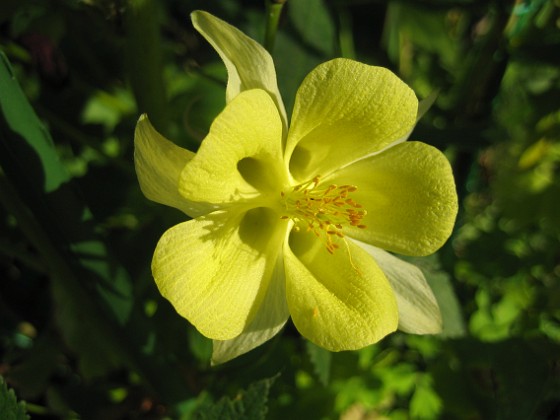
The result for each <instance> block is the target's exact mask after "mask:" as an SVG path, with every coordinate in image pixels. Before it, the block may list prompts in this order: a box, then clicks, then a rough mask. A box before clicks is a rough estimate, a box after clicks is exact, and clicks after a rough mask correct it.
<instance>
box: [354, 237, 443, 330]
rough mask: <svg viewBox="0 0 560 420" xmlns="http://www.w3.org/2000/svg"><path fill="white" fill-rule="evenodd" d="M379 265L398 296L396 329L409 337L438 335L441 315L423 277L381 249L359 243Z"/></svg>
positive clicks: (415, 268) (440, 326)
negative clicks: (397, 322) (409, 334)
mask: <svg viewBox="0 0 560 420" xmlns="http://www.w3.org/2000/svg"><path fill="white" fill-rule="evenodd" d="M359 244H360V246H361V247H362V248H364V249H365V250H366V251H367V252H368V253H369V254H370V255H371V256H372V257H373V258H374V259H375V261H376V262H377V264H379V267H381V270H383V272H384V273H385V275H386V276H387V279H388V280H389V283H391V287H392V288H393V291H394V292H395V295H396V297H397V306H398V308H399V330H401V331H404V332H407V333H412V334H437V333H440V332H441V328H442V321H441V313H440V310H439V306H438V303H437V300H436V298H435V296H434V294H433V292H432V289H431V288H430V286H429V285H428V282H427V281H426V278H425V277H424V274H422V271H420V269H419V268H418V267H416V266H415V265H412V264H410V263H407V262H405V261H403V260H401V259H399V258H397V257H395V256H394V255H391V254H389V253H388V252H386V251H383V250H382V249H379V248H376V247H374V246H371V245H368V244H366V243H363V242H360V243H359Z"/></svg>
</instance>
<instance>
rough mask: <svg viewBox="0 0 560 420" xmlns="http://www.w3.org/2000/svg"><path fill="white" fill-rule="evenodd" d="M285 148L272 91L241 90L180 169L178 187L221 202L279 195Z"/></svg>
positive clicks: (195, 198)
mask: <svg viewBox="0 0 560 420" xmlns="http://www.w3.org/2000/svg"><path fill="white" fill-rule="evenodd" d="M281 147H282V125H281V122H280V117H279V115H278V110H277V109H276V106H275V105H274V102H273V101H272V99H271V98H270V96H269V95H268V94H267V93H266V92H264V91H263V90H259V89H254V90H248V91H245V92H242V93H240V94H239V95H238V96H237V97H236V98H235V99H234V100H233V101H231V102H230V103H229V104H228V105H227V106H226V108H225V109H224V111H223V112H222V113H221V114H220V115H218V116H217V117H216V119H215V120H214V122H213V123H212V126H211V127H210V133H209V134H208V136H207V137H206V138H205V139H204V141H203V142H202V144H201V146H200V148H199V150H198V152H197V154H196V156H195V157H194V158H193V159H192V160H191V161H190V162H189V163H188V164H187V165H186V166H185V168H184V170H183V172H182V173H181V179H180V182H179V192H180V193H181V194H182V195H183V196H184V197H185V198H187V199H189V200H192V201H197V202H206V203H212V204H217V205H220V204H228V203H232V202H241V201H250V200H252V199H255V198H259V197H261V196H262V195H267V194H274V195H278V194H279V191H280V188H282V186H283V185H284V184H285V183H286V182H287V181H285V180H286V177H287V175H286V170H285V167H284V165H283V160H282V149H281Z"/></svg>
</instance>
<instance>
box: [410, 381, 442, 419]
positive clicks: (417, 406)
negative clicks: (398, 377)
mask: <svg viewBox="0 0 560 420" xmlns="http://www.w3.org/2000/svg"><path fill="white" fill-rule="evenodd" d="M442 406H443V404H442V401H441V398H440V397H439V396H438V394H437V393H436V392H435V390H434V389H433V388H432V380H431V377H430V376H428V375H422V376H420V377H419V378H418V383H417V384H416V390H415V391H414V394H413V395H412V399H411V400H410V415H411V417H412V418H415V419H434V418H437V417H438V414H439V413H440V411H441V409H442Z"/></svg>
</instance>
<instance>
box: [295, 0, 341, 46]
mask: <svg viewBox="0 0 560 420" xmlns="http://www.w3.org/2000/svg"><path fill="white" fill-rule="evenodd" d="M288 13H289V16H290V20H291V21H292V23H293V24H294V26H295V27H296V30H297V31H298V33H299V35H301V37H302V38H303V42H304V44H307V45H308V46H309V47H311V48H313V49H315V50H317V51H319V52H320V53H322V54H324V55H325V56H328V57H331V56H332V55H333V54H334V45H335V27H334V22H333V19H332V17H331V15H330V13H329V10H328V8H327V7H326V6H325V2H324V1H323V0H291V1H290V4H289V7H288Z"/></svg>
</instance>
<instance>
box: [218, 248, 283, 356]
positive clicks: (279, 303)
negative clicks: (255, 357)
mask: <svg viewBox="0 0 560 420" xmlns="http://www.w3.org/2000/svg"><path fill="white" fill-rule="evenodd" d="M285 283H286V280H285V275H284V263H283V258H282V257H280V258H278V263H277V264H276V267H275V269H274V272H273V275H272V278H271V280H270V285H269V286H268V290H267V292H266V296H265V297H264V300H263V302H262V304H261V305H260V307H259V309H258V310H257V312H256V313H255V316H254V318H253V320H252V321H251V322H250V323H249V324H248V325H247V327H246V328H245V330H243V332H242V333H241V334H240V335H239V336H237V337H235V338H233V339H231V340H225V341H220V340H214V342H213V350H212V363H215V364H219V363H225V362H227V361H228V360H231V359H233V358H235V357H237V356H240V355H242V354H245V353H247V352H248V351H251V350H253V349H254V348H255V347H258V346H260V345H261V344H263V343H264V342H266V341H268V340H270V339H271V338H272V337H274V336H275V335H276V334H278V333H279V332H280V331H281V330H282V328H283V327H284V325H285V324H286V321H287V320H288V318H289V316H290V313H289V312H288V304H287V302H286V286H285Z"/></svg>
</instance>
